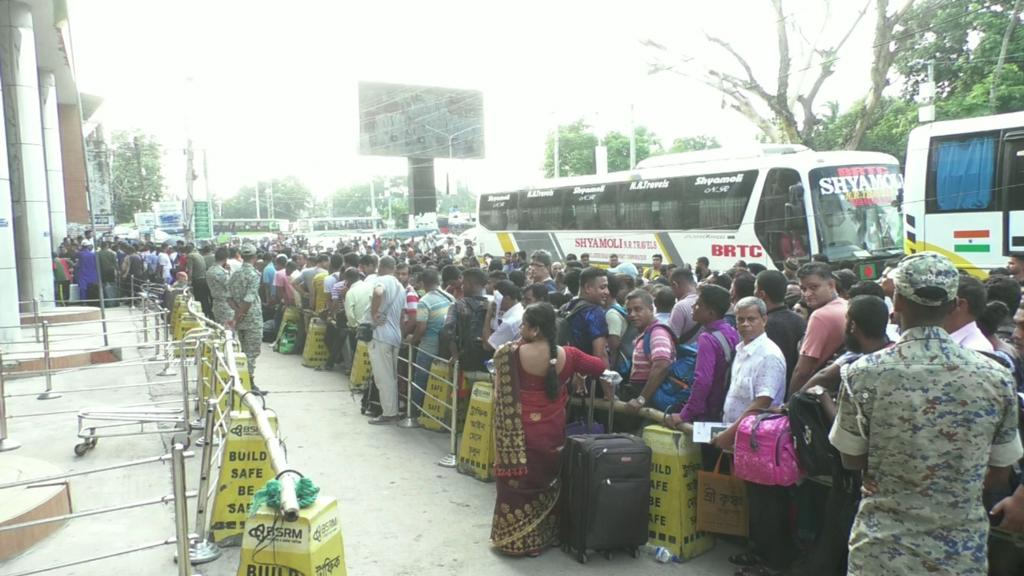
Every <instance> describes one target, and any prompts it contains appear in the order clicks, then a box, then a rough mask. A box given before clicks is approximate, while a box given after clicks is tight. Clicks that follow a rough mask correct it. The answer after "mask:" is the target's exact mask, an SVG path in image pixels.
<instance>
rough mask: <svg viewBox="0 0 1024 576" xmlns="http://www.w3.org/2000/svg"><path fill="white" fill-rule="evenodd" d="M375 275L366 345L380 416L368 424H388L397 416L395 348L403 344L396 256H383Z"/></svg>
mask: <svg viewBox="0 0 1024 576" xmlns="http://www.w3.org/2000/svg"><path fill="white" fill-rule="evenodd" d="M377 271H378V275H377V276H376V277H374V278H373V279H372V280H370V279H368V280H367V282H371V283H372V285H373V295H372V299H371V303H370V319H371V322H372V323H373V326H374V328H373V340H372V341H371V342H370V344H369V348H370V366H371V368H373V381H374V383H375V384H376V386H377V391H378V392H380V407H381V411H382V413H381V415H380V416H377V417H375V418H373V419H371V420H370V424H388V423H390V422H394V421H395V420H398V419H399V418H400V415H399V414H398V348H399V346H401V345H402V329H401V324H400V322H401V318H402V311H403V310H404V309H405V286H402V283H401V282H399V281H398V278H395V259H394V258H392V257H390V256H385V257H383V258H381V259H380V264H379V265H378V267H377Z"/></svg>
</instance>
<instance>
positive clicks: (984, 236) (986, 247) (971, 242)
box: [953, 230, 992, 252]
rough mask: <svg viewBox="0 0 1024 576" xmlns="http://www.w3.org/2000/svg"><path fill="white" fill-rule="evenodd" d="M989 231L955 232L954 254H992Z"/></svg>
mask: <svg viewBox="0 0 1024 576" xmlns="http://www.w3.org/2000/svg"><path fill="white" fill-rule="evenodd" d="M989 235H990V232H989V231H988V230H956V231H954V232H953V240H954V243H953V251H954V252H991V251H992V246H991V245H990V244H989Z"/></svg>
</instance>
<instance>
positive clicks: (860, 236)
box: [810, 165, 903, 261]
mask: <svg viewBox="0 0 1024 576" xmlns="http://www.w3.org/2000/svg"><path fill="white" fill-rule="evenodd" d="M810 185H811V201H812V202H813V203H814V219H815V222H816V224H817V228H818V239H819V241H820V244H821V252H822V253H824V254H825V255H826V256H828V258H829V260H832V261H843V260H851V259H856V258H861V257H865V256H867V255H868V254H865V252H866V253H869V254H871V255H879V254H882V253H886V252H893V253H895V252H902V250H903V247H902V238H903V221H902V219H901V218H900V209H899V206H900V203H901V202H902V199H903V176H902V175H901V174H900V170H899V166H896V165H858V166H829V167H826V168H816V169H814V170H811V173H810Z"/></svg>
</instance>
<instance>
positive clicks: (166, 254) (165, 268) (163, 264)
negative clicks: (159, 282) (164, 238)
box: [157, 244, 174, 284]
mask: <svg viewBox="0 0 1024 576" xmlns="http://www.w3.org/2000/svg"><path fill="white" fill-rule="evenodd" d="M157 266H158V267H159V269H160V276H161V277H162V278H163V279H164V282H166V283H167V284H170V283H171V278H172V276H171V274H172V270H173V269H174V265H173V263H172V260H171V247H170V245H169V244H164V245H163V249H162V250H160V253H159V254H158V255H157Z"/></svg>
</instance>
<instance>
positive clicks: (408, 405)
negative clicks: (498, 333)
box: [398, 344, 459, 468]
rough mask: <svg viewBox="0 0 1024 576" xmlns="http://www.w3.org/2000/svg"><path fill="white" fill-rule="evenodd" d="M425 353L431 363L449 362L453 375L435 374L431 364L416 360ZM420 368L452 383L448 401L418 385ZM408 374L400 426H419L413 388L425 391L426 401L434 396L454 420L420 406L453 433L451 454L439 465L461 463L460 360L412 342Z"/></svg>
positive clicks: (445, 456)
mask: <svg viewBox="0 0 1024 576" xmlns="http://www.w3.org/2000/svg"><path fill="white" fill-rule="evenodd" d="M421 353H422V354H423V355H424V356H425V357H427V358H429V359H430V360H431V364H433V363H434V362H442V363H444V364H446V365H447V366H448V374H451V379H450V380H449V379H447V378H443V377H441V376H439V375H437V374H434V373H433V372H432V370H431V367H427V368H423V367H421V366H420V365H419V364H418V363H417V362H416V361H417V359H418V356H419V354H421ZM417 370H419V371H420V372H426V373H427V374H428V378H436V379H438V380H440V381H442V382H444V383H445V384H447V385H448V386H449V388H450V389H451V398H450V399H448V400H447V401H446V399H445V398H440V397H437V396H434V395H432V394H431V393H430V392H429V391H428V390H426V389H424V388H420V387H419V386H418V385H416V378H415V374H416V371H417ZM406 378H407V379H408V381H409V394H408V398H406V400H405V419H404V420H402V421H401V422H399V423H398V426H399V427H401V428H417V427H419V422H417V421H416V418H414V417H413V405H414V404H415V402H413V390H414V389H415V390H418V391H420V392H422V393H423V403H424V404H426V403H427V399H428V398H429V399H431V400H434V401H436V402H437V403H439V404H440V405H441V406H442V407H444V408H445V410H446V411H449V412H450V414H451V421H450V422H443V421H442V420H440V419H438V418H437V417H435V416H434V415H433V414H430V413H429V412H427V411H425V410H423V407H422V406H421V407H420V416H426V417H427V418H430V419H431V420H433V421H434V422H436V423H437V424H438V425H439V426H441V428H443V429H445V430H447V431H448V434H449V444H448V454H445V455H444V457H443V458H441V459H440V460H439V461H438V462H437V464H438V466H443V467H445V468H455V467H456V466H457V465H458V463H459V459H458V428H459V425H458V422H459V361H458V360H455V361H454V362H453V361H451V360H449V359H445V358H441V357H440V356H436V355H434V354H431V353H429V352H427V351H426V350H423V349H421V348H418V347H416V346H415V345H413V344H409V361H408V374H407V376H406ZM449 402H450V403H449Z"/></svg>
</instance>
